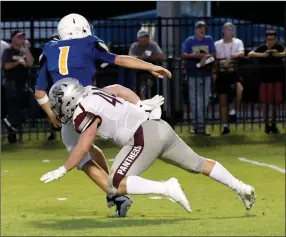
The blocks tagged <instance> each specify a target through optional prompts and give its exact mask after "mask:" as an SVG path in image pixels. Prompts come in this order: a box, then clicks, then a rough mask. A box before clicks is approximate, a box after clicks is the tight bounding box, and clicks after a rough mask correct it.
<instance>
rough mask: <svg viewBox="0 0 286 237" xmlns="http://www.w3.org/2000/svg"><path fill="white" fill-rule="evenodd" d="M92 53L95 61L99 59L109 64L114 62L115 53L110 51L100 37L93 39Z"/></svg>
mask: <svg viewBox="0 0 286 237" xmlns="http://www.w3.org/2000/svg"><path fill="white" fill-rule="evenodd" d="M92 54H93V57H94V60H95V61H96V60H99V61H103V62H107V63H109V64H114V62H115V57H116V54H113V53H110V52H109V50H108V47H107V46H106V44H105V43H104V42H103V41H102V40H100V39H97V38H94V39H93V41H92Z"/></svg>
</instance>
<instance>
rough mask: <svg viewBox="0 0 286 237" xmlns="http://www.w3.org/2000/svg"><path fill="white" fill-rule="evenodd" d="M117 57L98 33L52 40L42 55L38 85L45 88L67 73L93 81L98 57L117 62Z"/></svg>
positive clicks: (80, 78) (37, 87) (39, 87)
mask: <svg viewBox="0 0 286 237" xmlns="http://www.w3.org/2000/svg"><path fill="white" fill-rule="evenodd" d="M115 57H116V55H115V54H112V53H109V52H108V49H107V47H106V45H105V44H104V42H103V41H102V40H100V39H99V38H97V37H95V36H88V37H85V38H81V39H72V40H63V41H61V40H59V41H50V42H48V43H47V44H46V45H45V47H44V49H43V54H42V55H41V59H40V64H41V70H40V73H39V75H38V78H37V83H36V89H37V90H43V91H45V90H47V89H48V86H49V85H50V84H54V83H55V82H57V81H58V80H60V79H63V78H65V77H71V78H75V79H77V80H79V81H80V83H81V84H82V85H83V86H88V85H92V79H93V77H94V75H95V72H96V66H95V61H97V60H98V61H102V62H107V63H109V64H114V61H115Z"/></svg>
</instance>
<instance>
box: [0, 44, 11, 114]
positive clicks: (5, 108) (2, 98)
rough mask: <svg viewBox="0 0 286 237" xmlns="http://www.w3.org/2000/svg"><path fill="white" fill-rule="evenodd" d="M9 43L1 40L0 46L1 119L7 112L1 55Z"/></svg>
mask: <svg viewBox="0 0 286 237" xmlns="http://www.w3.org/2000/svg"><path fill="white" fill-rule="evenodd" d="M9 47H10V45H9V44H8V43H7V42H6V41H4V40H1V48H0V65H1V119H3V118H5V116H6V113H7V105H6V104H7V103H6V100H5V96H4V82H5V77H4V73H3V68H2V59H1V58H2V55H3V52H4V50H5V49H6V48H9Z"/></svg>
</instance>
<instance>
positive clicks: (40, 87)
mask: <svg viewBox="0 0 286 237" xmlns="http://www.w3.org/2000/svg"><path fill="white" fill-rule="evenodd" d="M40 64H41V70H40V72H39V75H38V78H37V82H36V87H35V98H36V100H37V102H38V104H39V105H40V106H41V108H42V109H43V110H44V111H45V113H46V115H47V116H48V118H49V120H50V121H51V123H52V124H53V126H54V127H56V128H59V127H61V123H60V122H59V121H58V120H57V118H56V115H55V114H54V112H53V111H52V109H51V105H50V103H49V98H48V95H47V93H46V90H47V88H48V78H49V72H48V69H47V62H46V59H45V57H41V59H40Z"/></svg>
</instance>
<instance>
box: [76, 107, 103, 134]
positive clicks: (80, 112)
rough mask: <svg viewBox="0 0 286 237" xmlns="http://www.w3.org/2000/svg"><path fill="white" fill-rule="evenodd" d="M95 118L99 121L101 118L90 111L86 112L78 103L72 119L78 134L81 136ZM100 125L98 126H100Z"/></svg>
mask: <svg viewBox="0 0 286 237" xmlns="http://www.w3.org/2000/svg"><path fill="white" fill-rule="evenodd" d="M97 118H99V119H100V121H101V118H100V117H99V116H98V115H95V114H94V113H92V112H90V111H86V110H85V108H84V107H83V106H82V104H81V103H79V105H78V107H77V109H76V114H75V116H74V118H73V123H74V128H75V130H76V131H77V132H78V133H79V134H81V133H83V132H84V131H85V130H86V129H88V128H89V126H91V125H92V123H93V122H94V121H95V120H96V119H97ZM100 124H101V122H100ZM100 124H99V125H98V126H100Z"/></svg>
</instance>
